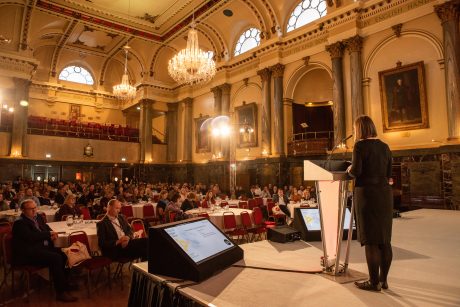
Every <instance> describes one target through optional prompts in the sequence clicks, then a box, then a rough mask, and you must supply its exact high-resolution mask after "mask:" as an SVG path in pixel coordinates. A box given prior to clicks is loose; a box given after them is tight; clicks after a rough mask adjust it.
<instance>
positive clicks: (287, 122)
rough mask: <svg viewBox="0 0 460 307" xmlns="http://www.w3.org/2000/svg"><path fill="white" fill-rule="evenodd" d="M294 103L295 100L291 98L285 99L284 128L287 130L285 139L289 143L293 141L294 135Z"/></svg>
mask: <svg viewBox="0 0 460 307" xmlns="http://www.w3.org/2000/svg"><path fill="white" fill-rule="evenodd" d="M293 103H294V99H291V98H286V97H285V98H283V112H284V127H286V128H285V131H284V132H285V135H284V139H285V140H287V142H289V141H291V140H292V135H293V133H294V132H293V124H292V121H293V119H292V104H293Z"/></svg>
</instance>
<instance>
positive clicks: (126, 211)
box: [121, 205, 134, 218]
mask: <svg viewBox="0 0 460 307" xmlns="http://www.w3.org/2000/svg"><path fill="white" fill-rule="evenodd" d="M121 213H122V214H123V215H124V216H125V217H126V218H130V217H134V212H133V206H131V205H126V206H122V207H121Z"/></svg>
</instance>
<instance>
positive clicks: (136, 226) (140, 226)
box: [131, 219, 147, 238]
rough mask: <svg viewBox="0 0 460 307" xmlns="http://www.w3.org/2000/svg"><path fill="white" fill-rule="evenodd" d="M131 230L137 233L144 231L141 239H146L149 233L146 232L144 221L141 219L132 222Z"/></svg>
mask: <svg viewBox="0 0 460 307" xmlns="http://www.w3.org/2000/svg"><path fill="white" fill-rule="evenodd" d="M131 228H132V229H133V231H134V232H137V231H139V230H142V233H141V236H140V238H146V237H147V233H146V232H145V226H144V221H143V220H141V219H134V220H132V221H131Z"/></svg>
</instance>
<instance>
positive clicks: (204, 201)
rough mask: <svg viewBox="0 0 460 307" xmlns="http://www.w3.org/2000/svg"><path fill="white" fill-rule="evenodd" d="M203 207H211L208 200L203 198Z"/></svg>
mask: <svg viewBox="0 0 460 307" xmlns="http://www.w3.org/2000/svg"><path fill="white" fill-rule="evenodd" d="M201 207H202V208H209V206H208V201H206V200H203V201H202V202H201Z"/></svg>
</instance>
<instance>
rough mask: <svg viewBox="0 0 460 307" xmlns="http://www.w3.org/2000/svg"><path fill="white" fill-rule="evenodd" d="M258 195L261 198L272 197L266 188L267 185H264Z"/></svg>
mask: <svg viewBox="0 0 460 307" xmlns="http://www.w3.org/2000/svg"><path fill="white" fill-rule="evenodd" d="M260 197H263V198H271V197H272V195H271V194H270V191H269V190H268V186H264V189H263V190H262V192H261V193H260Z"/></svg>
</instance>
